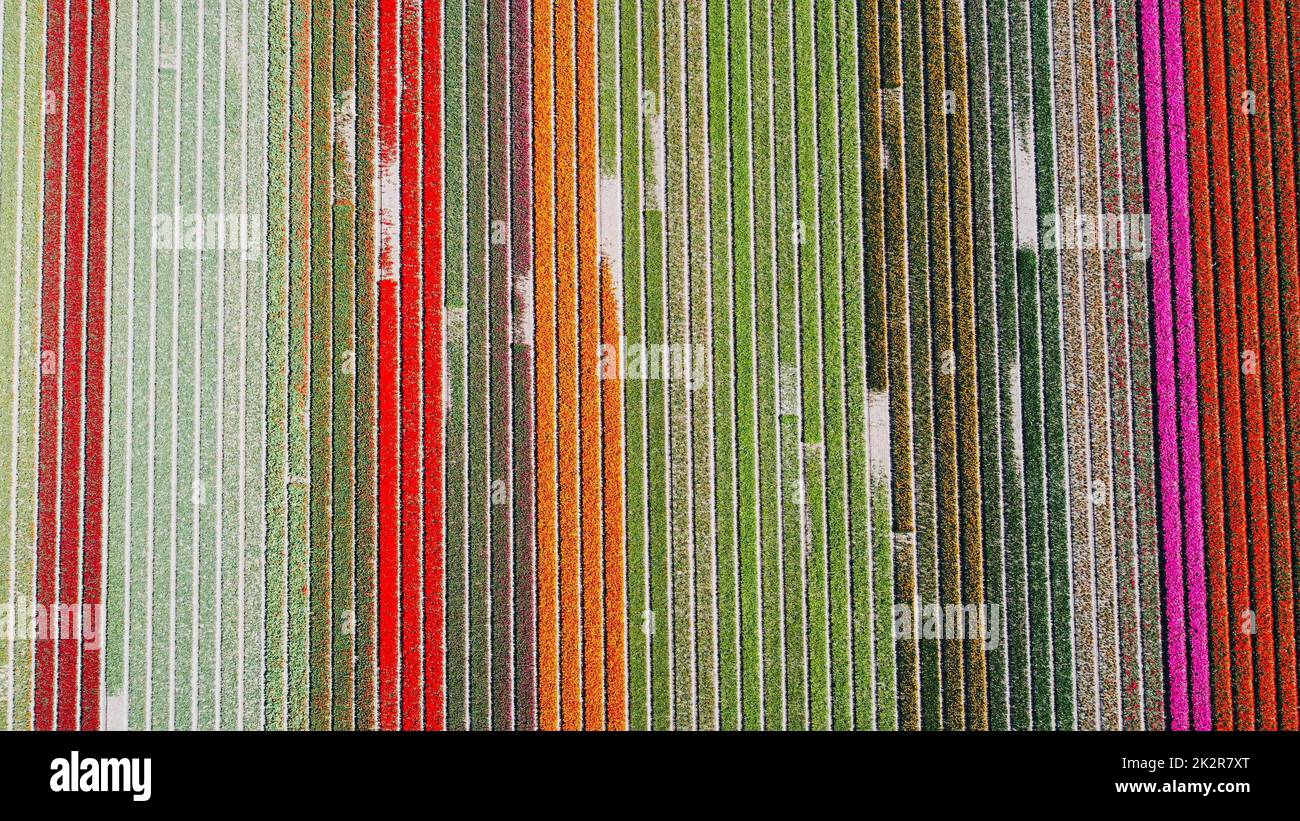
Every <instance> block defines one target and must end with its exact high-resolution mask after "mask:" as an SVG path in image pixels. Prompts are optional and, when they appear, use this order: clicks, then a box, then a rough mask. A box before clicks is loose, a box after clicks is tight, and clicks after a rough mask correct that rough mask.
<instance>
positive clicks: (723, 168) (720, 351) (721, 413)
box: [706, 0, 752, 730]
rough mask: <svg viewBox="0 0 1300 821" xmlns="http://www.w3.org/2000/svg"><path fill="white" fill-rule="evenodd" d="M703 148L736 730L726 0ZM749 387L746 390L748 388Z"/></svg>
mask: <svg viewBox="0 0 1300 821" xmlns="http://www.w3.org/2000/svg"><path fill="white" fill-rule="evenodd" d="M707 36H708V46H707V49H708V52H707V55H706V56H707V64H708V72H709V74H708V118H709V126H708V153H709V162H708V166H709V172H708V187H709V262H708V268H709V270H710V272H711V274H712V281H711V284H710V289H711V290H710V292H709V303H710V304H711V306H712V315H711V317H710V323H709V328H710V336H711V340H710V341H711V343H712V356H711V357H710V360H711V362H712V364H713V368H712V371H711V373H710V374H709V379H710V380H711V383H712V384H711V387H712V391H711V392H712V395H713V419H712V420H711V424H712V426H713V434H714V445H713V453H712V456H711V458H712V461H713V465H714V470H715V475H714V488H713V499H714V514H713V515H714V525H715V529H716V530H715V532H716V536H715V537H714V539H713V545H714V549H715V558H714V561H715V563H716V567H717V586H716V601H717V618H718V645H717V657H718V713H719V722H718V726H719V727H720V728H721V729H724V730H735V729H738V728H739V727H740V720H741V702H740V698H741V669H740V668H741V644H740V642H741V639H740V636H741V634H740V619H741V612H742V611H741V608H740V587H739V583H740V573H741V562H740V550H739V549H740V542H739V541H738V538H739V524H740V523H739V519H738V518H737V517H738V512H739V511H738V508H739V499H738V493H737V490H738V488H737V484H736V474H737V467H738V465H737V448H738V442H737V438H736V433H737V430H736V429H737V414H736V405H737V401H738V399H739V398H740V396H742V395H741V394H739V392H738V383H739V381H740V374H739V373H738V372H737V364H738V361H739V360H738V357H737V352H736V347H737V344H736V341H735V333H736V328H735V319H736V309H737V307H738V305H737V304H736V302H735V300H734V298H733V294H732V288H733V287H734V285H735V275H734V272H733V268H732V262H733V256H732V254H733V250H732V244H733V240H734V239H736V238H735V237H734V236H733V234H732V231H731V226H732V224H733V223H732V213H731V196H732V194H731V168H730V156H731V140H730V137H731V134H730V125H731V119H730V115H731V112H730V111H729V110H728V97H727V93H728V83H729V68H730V66H729V64H728V59H727V58H728V54H727V38H728V36H729V35H728V19H727V2H726V0H708V32H707ZM750 395H752V393H751V394H750Z"/></svg>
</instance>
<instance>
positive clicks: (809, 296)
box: [794, 0, 831, 729]
mask: <svg viewBox="0 0 1300 821" xmlns="http://www.w3.org/2000/svg"><path fill="white" fill-rule="evenodd" d="M794 38H795V41H794V82H795V120H794V126H795V168H796V183H795V197H796V213H797V215H798V216H797V220H798V221H797V222H796V224H795V229H794V241H795V245H796V247H795V249H794V251H795V254H796V257H795V259H796V266H797V267H796V269H795V270H796V271H797V273H798V288H799V303H798V304H799V308H798V309H796V310H797V311H798V316H799V326H798V327H799V330H798V333H799V354H800V356H799V365H798V366H797V367H798V369H799V384H800V387H801V394H800V397H801V403H802V417H803V426H802V443H801V445H802V447H801V456H802V471H803V474H802V477H803V478H802V482H801V485H800V499H801V500H802V502H803V517H804V518H803V534H804V541H803V547H804V549H803V561H804V570H805V573H806V587H805V591H806V593H805V595H806V600H805V606H806V610H805V622H804V624H805V630H806V635H807V641H808V702H809V722H810V724H809V726H810V727H812V728H813V729H826V728H828V727H829V726H830V702H831V692H830V662H831V659H830V623H829V622H830V620H829V614H830V607H829V606H828V596H829V580H828V578H827V569H828V567H827V550H828V544H827V524H826V519H827V514H826V495H827V494H826V472H827V471H826V462H827V453H826V435H825V430H824V428H825V418H824V412H823V409H822V399H823V394H824V389H823V374H822V368H823V363H824V351H823V333H824V328H823V325H822V321H823V320H822V310H821V301H822V283H821V275H822V272H821V265H822V262H821V260H820V259H819V253H818V252H819V248H820V246H821V238H822V235H823V233H825V232H824V231H823V230H822V225H821V212H820V205H821V203H820V197H821V196H823V194H822V192H821V191H820V185H819V182H820V181H819V180H818V174H817V156H818V155H817V109H818V105H817V86H816V83H817V75H816V60H817V56H816V43H815V41H814V39H813V7H812V2H811V0H795V8H794Z"/></svg>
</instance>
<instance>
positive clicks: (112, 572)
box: [0, 3, 140, 729]
mask: <svg viewBox="0 0 1300 821" xmlns="http://www.w3.org/2000/svg"><path fill="white" fill-rule="evenodd" d="M132 11H133V10H132V9H131V8H130V7H129V6H126V5H125V4H122V5H119V6H118V8H117V16H116V18H115V19H114V21H113V24H112V25H113V31H114V37H113V78H114V88H113V91H112V94H113V100H114V111H113V121H112V126H111V133H110V137H109V140H110V147H109V156H110V158H111V162H112V170H111V172H110V175H111V176H110V180H111V185H112V188H111V193H110V195H109V196H110V200H109V203H110V204H109V209H110V212H111V215H112V222H111V228H110V230H111V231H112V234H111V238H110V243H111V248H112V250H111V252H110V254H111V255H110V259H109V266H110V282H109V305H108V308H109V354H108V356H109V395H108V407H107V411H108V415H107V429H108V436H107V439H108V441H107V449H106V451H105V462H106V464H108V465H114V466H117V467H116V469H113V470H110V471H109V476H108V498H107V499H106V503H107V504H106V508H107V517H108V519H107V539H106V547H107V550H108V555H107V557H106V561H105V571H104V576H105V582H106V590H105V599H104V603H105V614H106V617H107V619H108V625H107V631H106V636H105V645H106V646H105V648H104V661H105V664H104V693H103V697H104V709H105V715H106V716H107V718H108V720H107V722H106V723H105V729H126V726H127V725H126V720H127V710H126V706H127V704H126V698H127V692H128V690H127V681H128V678H127V654H128V652H129V647H128V644H127V642H128V639H129V636H130V632H129V631H130V621H131V611H130V609H129V608H128V607H127V601H128V596H129V593H128V590H127V588H128V587H129V585H130V581H131V571H132V570H133V569H134V568H133V567H132V558H133V555H134V551H135V545H134V542H133V536H134V528H133V527H132V521H131V502H132V493H131V491H132V488H131V479H132V476H131V464H130V455H131V451H130V441H131V437H132V431H133V429H134V424H133V421H134V414H133V411H134V402H133V400H134V390H133V387H134V386H133V385H132V384H131V382H130V374H131V370H132V367H133V364H134V353H135V351H134V347H135V346H134V342H135V335H134V329H133V328H132V326H131V314H132V311H133V310H134V308H135V299H134V297H135V292H134V282H133V281H132V277H133V274H134V269H135V266H134V260H133V258H132V256H131V253H132V251H133V244H134V243H133V239H134V236H135V230H134V223H133V221H132V219H131V217H132V216H133V213H132V209H133V208H134V206H135V202H134V197H133V196H132V194H133V190H134V189H133V184H134V177H133V170H134V164H135V154H136V151H135V132H134V131H133V129H132V127H131V121H132V119H133V118H134V117H135V98H134V96H133V94H132V88H133V85H134V83H135V82H136V80H137V77H136V74H135V70H134V69H135V67H134V60H135V59H136V54H137V52H138V49H139V48H140V46H139V44H138V43H137V41H136V30H135V18H134V15H133V14H132ZM20 13H21V12H20V9H19V4H18V3H9V4H7V5H6V7H5V10H4V19H5V20H6V21H7V22H6V24H5V35H6V36H5V52H6V53H7V54H15V55H17V54H20V53H21V52H22V50H21V48H20V47H19V45H18V43H17V42H15V41H13V40H12V39H11V37H12V35H10V27H12V28H13V30H14V31H15V32H21V31H22V29H21V26H20V23H21V21H20V18H19V17H18V15H19V14H20ZM11 62H12V64H13V65H14V66H15V67H16V66H17V65H18V64H19V61H18V60H13V61H11ZM0 84H2V85H3V89H4V90H5V91H6V92H8V91H11V90H12V91H15V92H16V91H17V77H16V75H14V76H12V77H11V74H10V73H9V72H6V73H5V75H4V77H3V79H0ZM6 100H13V101H15V103H17V102H18V101H20V100H22V97H21V96H20V95H18V94H16V93H15V94H10V95H7V97H6ZM14 109H15V111H14V114H10V113H9V109H8V108H6V109H5V111H4V112H3V113H0V125H3V126H4V127H5V134H6V135H7V139H6V140H5V142H4V145H3V148H0V169H4V171H3V173H0V179H3V180H4V181H5V183H4V184H2V185H0V191H3V195H2V196H0V219H2V220H3V224H0V258H5V259H9V258H12V259H15V260H17V259H18V257H19V254H18V249H17V247H16V241H17V236H14V237H13V238H10V237H7V236H5V234H4V232H5V230H6V228H7V227H8V226H10V225H13V226H14V228H15V231H17V230H19V229H20V227H21V224H22V223H21V221H19V220H16V218H15V215H14V214H13V213H12V212H9V211H8V210H7V208H6V205H8V204H9V203H12V204H13V205H14V206H17V205H18V204H19V198H18V191H17V184H16V183H17V181H16V180H15V182H14V183H13V184H12V187H10V184H9V183H8V174H9V173H12V172H11V171H10V170H9V162H13V163H14V167H15V168H16V167H17V164H18V163H20V162H21V155H19V154H17V148H16V146H14V145H11V144H10V142H9V140H13V141H17V140H18V139H20V136H21V134H22V131H23V129H22V128H21V127H19V124H18V122H17V121H16V119H14V118H15V116H16V114H17V111H16V109H17V105H15V106H14ZM11 124H12V126H11ZM23 125H24V126H25V125H26V124H25V123H24V124H23ZM11 157H12V159H11ZM6 304H9V305H14V306H17V307H18V312H17V314H18V315H17V320H18V322H19V326H20V327H21V322H22V316H23V314H22V310H21V305H20V302H19V300H18V299H17V298H16V295H15V296H11V297H10V298H9V301H8V302H7V303H6ZM9 338H10V337H9V335H8V333H6V334H4V340H5V341H6V342H7V341H8V340H9ZM9 361H10V358H9V357H8V356H0V362H9ZM13 388H14V391H15V394H16V393H17V391H18V389H19V383H17V382H15V384H14V386H13ZM14 411H15V412H18V411H19V409H18V408H17V406H16V405H15V407H14ZM10 424H11V421H10V419H4V420H3V421H0V437H6V435H7V431H9V429H10V428H9V425H10ZM8 446H9V443H8V442H7V441H6V440H5V439H4V438H0V463H3V464H9V460H10V458H11V456H10V453H11V451H8V450H7V447H8ZM13 446H15V447H16V446H17V443H16V442H15V443H14V444H13ZM5 478H7V477H5ZM14 479H15V480H16V479H17V477H14ZM9 493H10V490H9V487H8V486H7V485H5V483H4V479H0V533H8V532H9V527H10V525H9V521H10V520H9V519H8V518H7V514H8V513H9V511H8V509H7V507H8V506H7V505H5V504H4V502H3V500H4V499H7V498H9ZM9 562H10V559H9V558H7V557H4V555H3V551H0V563H2V564H0V568H3V569H0V579H4V580H8V581H9V582H10V583H12V580H11V579H9V577H8V575H7V570H8V567H9ZM12 589H13V588H9V590H12ZM9 595H10V594H9V592H8V590H0V599H3V600H4V601H8V600H9ZM11 648H12V644H11V643H6V646H5V653H6V654H9V653H12V649H11ZM0 659H3V660H0V667H5V668H7V667H8V665H9V659H8V657H7V655H0ZM6 672H8V673H9V674H10V675H11V676H12V671H9V670H6ZM10 681H12V679H10ZM0 690H3V692H2V693H0V727H4V728H7V727H8V726H9V725H8V723H7V722H6V719H7V718H8V712H9V709H8V704H7V699H8V697H9V687H8V686H4V685H0Z"/></svg>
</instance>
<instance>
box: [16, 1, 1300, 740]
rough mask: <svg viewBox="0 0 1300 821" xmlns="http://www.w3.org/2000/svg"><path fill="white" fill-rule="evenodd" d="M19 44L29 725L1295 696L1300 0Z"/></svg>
mask: <svg viewBox="0 0 1300 821" xmlns="http://www.w3.org/2000/svg"><path fill="white" fill-rule="evenodd" d="M0 43H3V62H2V63H0V364H2V365H3V367H4V368H6V369H8V372H9V374H10V378H9V379H8V380H7V384H8V389H7V390H4V391H0V611H2V612H0V615H3V620H2V622H0V628H2V629H0V727H3V728H6V729H19V730H26V729H38V730H44V729H60V730H67V729H86V730H90V729H101V728H103V729H124V728H131V729H248V730H253V729H318V730H323V729H338V730H343V729H394V730H395V729H406V730H420V729H429V730H440V729H498V730H509V729H520V730H534V729H541V730H559V729H567V730H582V729H586V730H624V729H643V730H668V729H700V730H705V729H754V730H756V729H801V730H802V729H812V730H821V729H881V730H920V729H936V730H937V729H945V730H1052V729H1105V730H1113V729H1137V730H1143V729H1145V730H1157V729H1166V728H1167V729H1174V730H1186V729H1195V730H1210V729H1222V730H1231V729H1268V730H1272V729H1286V730H1296V729H1300V695H1298V687H1297V680H1298V676H1300V667H1298V666H1297V654H1296V650H1297V648H1296V644H1297V637H1298V635H1300V622H1298V621H1297V619H1298V618H1300V613H1298V612H1297V600H1296V597H1297V584H1298V580H1297V575H1300V233H1298V232H1300V229H1298V228H1297V208H1298V207H1300V201H1298V200H1297V189H1298V187H1300V165H1298V164H1297V162H1296V157H1295V155H1296V151H1297V149H1298V148H1300V12H1297V11H1294V10H1293V9H1292V4H1290V3H1289V2H1286V0H1236V1H1233V2H1229V0H425V1H424V2H422V1H421V0H0Z"/></svg>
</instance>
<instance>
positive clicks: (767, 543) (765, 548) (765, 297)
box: [750, 0, 788, 729]
mask: <svg viewBox="0 0 1300 821" xmlns="http://www.w3.org/2000/svg"><path fill="white" fill-rule="evenodd" d="M770 11H771V0H751V2H750V31H751V32H752V33H753V41H752V45H751V48H750V59H751V64H752V70H751V73H752V76H753V78H754V80H753V85H752V107H751V109H750V121H751V123H752V127H753V139H754V156H753V161H752V168H753V171H754V211H753V213H754V282H755V294H756V305H755V323H754V324H755V331H756V334H755V337H756V338H755V342H756V350H755V354H754V359H755V365H756V366H757V365H758V363H763V365H762V367H759V368H758V455H759V456H758V460H759V461H758V476H759V505H760V508H759V551H760V553H759V562H760V565H761V569H760V572H759V589H760V601H761V605H760V606H761V610H762V636H763V638H762V656H763V662H762V670H763V684H762V687H763V697H762V705H763V727H764V729H782V728H784V727H785V721H786V698H785V658H784V635H783V627H784V619H783V613H782V599H783V588H782V582H783V575H784V574H783V572H782V570H783V569H782V550H781V545H782V532H781V531H782V526H783V525H784V521H785V518H784V516H783V515H782V510H781V505H782V490H783V485H782V483H781V462H782V459H783V455H784V451H782V449H781V446H780V434H781V430H782V426H781V424H780V419H779V417H778V414H779V413H780V412H781V409H782V405H781V404H780V402H779V399H778V397H779V395H780V393H779V392H780V386H781V381H780V380H781V376H782V373H783V371H782V370H781V368H780V362H781V360H780V358H779V357H780V351H779V348H778V346H777V342H778V329H777V322H778V320H777V279H776V256H775V254H776V245H775V242H776V230H777V227H776V223H775V220H774V206H775V193H776V191H775V188H776V186H775V179H776V178H775V176H774V175H773V174H772V173H771V172H772V171H774V170H775V167H776V166H775V153H774V142H773V132H772V126H773V122H774V116H773V115H774V108H773V105H774V103H773V91H774V89H773V83H772V82H771V76H772V75H771V72H772V39H771V38H772V27H771V20H770ZM787 225H788V223H787ZM773 365H775V367H773Z"/></svg>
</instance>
